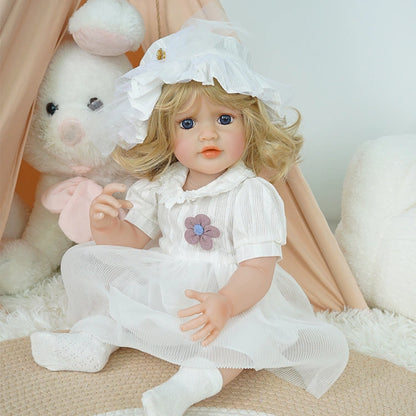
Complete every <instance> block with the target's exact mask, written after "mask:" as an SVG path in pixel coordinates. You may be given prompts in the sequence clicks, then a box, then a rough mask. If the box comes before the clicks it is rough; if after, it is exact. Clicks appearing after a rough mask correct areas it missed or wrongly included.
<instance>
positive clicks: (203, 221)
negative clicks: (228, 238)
mask: <svg viewBox="0 0 416 416" xmlns="http://www.w3.org/2000/svg"><path fill="white" fill-rule="evenodd" d="M185 227H186V228H187V230H186V231H185V240H186V241H187V242H188V243H189V244H198V243H199V244H200V245H201V248H203V249H204V250H211V248H212V245H213V241H212V239H213V238H217V237H219V235H220V230H219V229H218V228H217V227H214V226H213V225H211V220H210V219H209V217H208V216H206V215H205V214H198V215H196V216H195V217H188V218H187V219H186V220H185Z"/></svg>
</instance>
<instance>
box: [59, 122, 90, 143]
mask: <svg viewBox="0 0 416 416" xmlns="http://www.w3.org/2000/svg"><path fill="white" fill-rule="evenodd" d="M59 135H60V138H61V140H62V141H63V142H64V143H65V144H66V145H67V146H75V145H76V144H77V143H79V142H80V141H81V140H82V138H83V137H84V136H85V131H84V129H83V128H82V125H81V123H80V122H79V121H78V120H76V119H68V120H64V121H63V122H62V123H61V125H60V126H59Z"/></svg>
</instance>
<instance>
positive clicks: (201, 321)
mask: <svg viewBox="0 0 416 416" xmlns="http://www.w3.org/2000/svg"><path fill="white" fill-rule="evenodd" d="M207 322H208V318H207V316H206V315H205V314H202V315H200V316H197V317H196V318H194V319H191V320H190V321H188V322H186V323H185V324H182V325H181V326H180V328H181V330H182V331H184V332H185V331H189V330H190V329H196V328H199V327H200V326H202V325H205V324H206V323H207Z"/></svg>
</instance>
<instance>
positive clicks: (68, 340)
mask: <svg viewBox="0 0 416 416" xmlns="http://www.w3.org/2000/svg"><path fill="white" fill-rule="evenodd" d="M30 340H31V343H32V355H33V358H34V360H35V362H36V363H37V364H39V365H40V366H41V367H45V368H47V369H48V370H51V371H65V370H66V371H84V372H88V373H95V372H97V371H100V370H101V369H102V368H103V367H104V366H105V365H106V364H107V361H108V358H109V357H110V354H111V353H113V352H114V351H115V350H116V349H117V348H118V347H115V346H114V345H110V344H106V343H104V342H102V341H100V340H99V339H98V338H96V337H94V336H93V335H90V334H87V333H84V332H79V333H53V332H35V333H33V334H32V335H31V336H30Z"/></svg>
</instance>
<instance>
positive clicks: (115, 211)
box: [90, 183, 133, 230]
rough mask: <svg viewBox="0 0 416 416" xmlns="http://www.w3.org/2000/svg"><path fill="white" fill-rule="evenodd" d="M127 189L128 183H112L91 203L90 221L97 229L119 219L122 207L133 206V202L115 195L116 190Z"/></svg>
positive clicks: (128, 207)
mask: <svg viewBox="0 0 416 416" xmlns="http://www.w3.org/2000/svg"><path fill="white" fill-rule="evenodd" d="M125 191H126V185H123V184H121V183H110V184H109V185H107V186H105V187H104V189H103V192H102V193H101V194H100V195H98V196H97V198H95V199H94V200H93V201H92V203H91V207H90V223H91V227H92V228H95V229H96V230H102V229H105V228H108V227H110V226H112V225H113V224H114V222H115V221H116V220H118V216H119V213H120V209H121V208H126V209H130V208H132V206H133V204H132V203H131V202H129V201H126V200H124V199H117V198H115V197H114V196H113V194H114V193H115V192H125Z"/></svg>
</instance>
